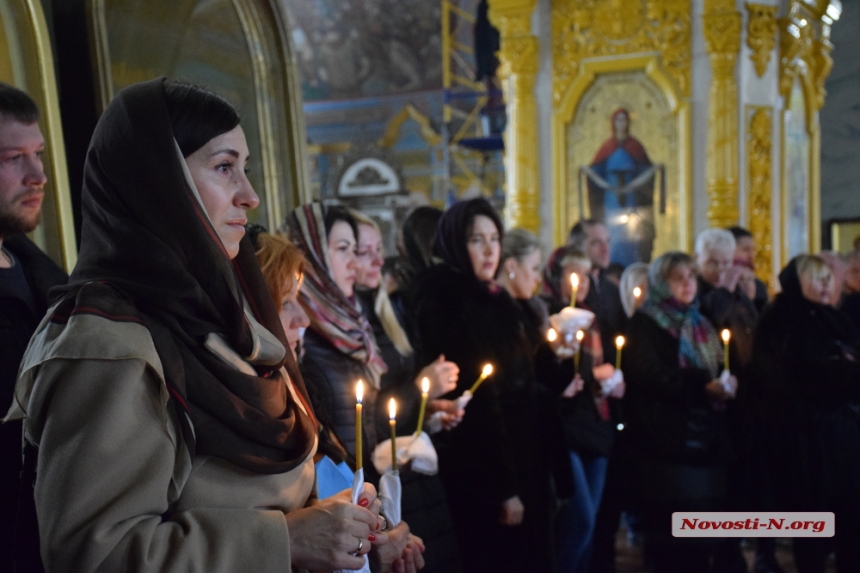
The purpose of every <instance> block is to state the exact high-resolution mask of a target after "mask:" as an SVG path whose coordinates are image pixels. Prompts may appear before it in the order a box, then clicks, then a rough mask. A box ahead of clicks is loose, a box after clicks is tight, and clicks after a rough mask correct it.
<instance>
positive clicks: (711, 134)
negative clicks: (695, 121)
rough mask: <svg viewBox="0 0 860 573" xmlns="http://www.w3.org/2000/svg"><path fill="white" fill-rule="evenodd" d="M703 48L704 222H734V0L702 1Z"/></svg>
mask: <svg viewBox="0 0 860 573" xmlns="http://www.w3.org/2000/svg"><path fill="white" fill-rule="evenodd" d="M703 18H704V30H705V47H706V49H707V51H708V54H709V55H710V57H711V92H710V98H709V102H708V163H707V167H706V173H707V191H708V198H709V200H708V224H709V225H710V226H712V227H729V226H731V225H736V224H737V222H738V127H737V123H738V87H737V81H736V80H735V62H736V61H737V57H738V51H739V50H740V46H741V14H740V12H738V11H737V10H735V3H734V0H705V13H704V16H703Z"/></svg>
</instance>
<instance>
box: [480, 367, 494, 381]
mask: <svg viewBox="0 0 860 573" xmlns="http://www.w3.org/2000/svg"><path fill="white" fill-rule="evenodd" d="M492 373H493V365H492V364H485V365H484V369H483V370H482V371H481V374H482V375H483V376H484V378H486V377H487V376H489V375H490V374H492Z"/></svg>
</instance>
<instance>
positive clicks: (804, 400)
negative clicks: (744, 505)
mask: <svg viewBox="0 0 860 573" xmlns="http://www.w3.org/2000/svg"><path fill="white" fill-rule="evenodd" d="M779 283H780V286H781V287H782V292H780V293H779V294H778V295H777V297H776V299H775V300H774V301H773V303H772V304H771V305H770V306H769V307H767V308H766V309H765V312H764V314H763V315H762V317H761V320H760V321H759V325H758V328H757V330H756V333H755V340H754V345H753V361H752V366H751V375H750V377H749V395H748V398H749V403H750V408H751V409H752V412H753V415H754V419H755V422H756V424H755V426H754V428H755V429H756V433H755V442H756V443H757V444H758V452H757V453H758V455H757V456H755V458H754V459H757V458H758V459H761V460H762V461H763V464H762V467H761V468H759V472H758V474H757V475H758V477H759V478H760V481H759V487H760V491H761V492H762V493H763V494H769V495H770V496H771V497H770V499H767V498H764V499H762V501H764V502H765V503H767V507H765V508H764V510H769V511H775V510H779V511H832V512H835V513H836V519H837V524H836V539H835V543H836V559H837V571H840V572H842V571H857V566H858V563H860V546H858V544H857V540H858V539H860V338H858V335H857V332H856V331H855V330H854V328H853V325H851V323H850V322H849V320H848V319H847V318H846V317H845V316H843V315H842V314H841V313H840V312H839V311H838V310H836V309H834V308H833V307H832V306H830V304H829V303H830V300H831V297H834V296H838V293H837V292H835V291H834V288H833V276H832V273H831V271H830V268H829V267H828V266H827V264H826V263H825V262H824V261H823V260H822V259H820V258H818V257H815V256H810V255H801V256H798V257H795V258H794V259H792V261H791V262H790V263H789V264H788V266H787V267H786V268H785V269H783V271H782V272H781V273H780V275H779ZM827 543H828V540H827V539H822V538H801V537H798V538H795V539H794V560H795V563H796V565H797V570H798V571H799V572H800V573H809V572H823V571H824V564H825V559H826V557H827V554H828V553H829V549H828V547H827Z"/></svg>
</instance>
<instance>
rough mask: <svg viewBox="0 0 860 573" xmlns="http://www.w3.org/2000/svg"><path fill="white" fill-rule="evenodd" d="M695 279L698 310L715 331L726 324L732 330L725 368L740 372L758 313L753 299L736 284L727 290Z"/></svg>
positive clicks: (746, 359)
mask: <svg viewBox="0 0 860 573" xmlns="http://www.w3.org/2000/svg"><path fill="white" fill-rule="evenodd" d="M698 283H699V290H698V292H699V300H700V301H701V312H702V314H703V315H704V316H705V318H707V319H708V320H709V321H711V324H713V325H714V328H716V329H717V331H720V330H722V329H723V328H728V329H729V330H730V331H731V333H732V338H731V341H730V342H729V350H730V355H729V360H730V364H729V369H730V370H731V371H732V372H734V373H740V372H742V371H743V370H744V369H745V368H746V367H747V366H748V365H749V363H750V361H751V360H752V346H753V331H754V330H755V325H756V322H757V321H758V315H759V312H758V310H757V309H756V303H755V302H754V301H752V300H750V299H748V298H747V296H746V294H744V293H743V292H742V290H741V288H740V287H738V288H736V289H735V291H734V292H731V291H729V290H728V289H726V288H724V287H718V288H717V287H714V286H712V285H710V284H709V283H708V282H706V281H705V280H704V279H702V277H699V279H698Z"/></svg>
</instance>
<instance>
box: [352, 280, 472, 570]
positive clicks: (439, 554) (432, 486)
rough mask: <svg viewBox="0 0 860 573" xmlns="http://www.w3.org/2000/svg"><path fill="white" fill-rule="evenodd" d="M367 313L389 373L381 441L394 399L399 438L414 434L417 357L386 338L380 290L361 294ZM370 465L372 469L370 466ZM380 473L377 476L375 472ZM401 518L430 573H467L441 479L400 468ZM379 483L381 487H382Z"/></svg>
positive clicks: (382, 394)
mask: <svg viewBox="0 0 860 573" xmlns="http://www.w3.org/2000/svg"><path fill="white" fill-rule="evenodd" d="M357 292H358V299H359V302H360V303H361V310H362V313H363V314H364V315H365V316H366V317H367V319H368V321H369V322H370V325H371V326H372V327H373V335H374V337H375V338H376V344H377V346H378V347H379V352H380V354H381V355H382V359H383V360H384V361H385V364H386V365H387V366H388V372H386V373H385V374H383V375H382V380H381V381H380V388H379V394H378V395H377V399H376V405H377V408H376V415H375V420H376V432H377V435H378V436H379V437H380V439H384V438H388V437H389V436H390V431H391V430H390V426H389V424H388V400H389V399H390V398H394V399H395V400H396V402H397V425H396V427H395V429H396V431H397V435H398V436H408V435H409V434H411V433H413V432H414V431H415V428H416V426H417V424H418V410H419V408H420V406H421V392H420V390H419V389H418V387H417V386H416V385H415V376H416V375H417V374H418V371H419V368H418V367H416V364H415V355H414V354H412V355H409V356H403V355H402V354H400V352H398V351H397V348H395V346H394V343H393V342H392V341H391V339H390V338H389V337H388V334H386V332H385V329H384V328H383V327H382V323H381V322H380V320H379V317H378V316H377V315H376V313H375V312H374V310H373V300H374V297H375V291H367V290H364V291H357ZM368 467H370V466H368ZM374 473H375V472H374ZM400 482H401V485H402V488H403V489H402V494H401V517H402V519H403V521H405V522H406V523H408V524H409V530H410V531H411V532H412V533H413V534H415V535H417V536H418V537H420V538H421V539H422V540H423V541H424V545H425V547H426V551H425V552H424V569H422V571H424V572H425V573H448V572H450V573H456V572H458V571H462V565H461V564H460V554H459V550H458V549H457V539H456V538H455V536H454V526H453V523H452V520H451V512H450V511H449V509H448V500H447V498H446V497H445V489H444V487H443V485H442V481H441V480H440V479H439V476H438V475H434V476H428V475H424V474H420V473H417V472H413V471H412V470H410V469H408V468H401V469H400ZM376 485H378V484H376Z"/></svg>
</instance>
